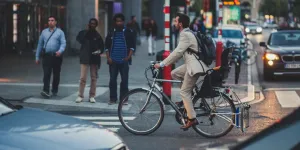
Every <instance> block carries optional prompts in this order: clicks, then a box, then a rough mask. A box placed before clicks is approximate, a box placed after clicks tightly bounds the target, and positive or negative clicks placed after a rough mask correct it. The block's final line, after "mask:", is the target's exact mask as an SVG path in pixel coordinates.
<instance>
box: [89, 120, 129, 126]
mask: <svg viewBox="0 0 300 150" xmlns="http://www.w3.org/2000/svg"><path fill="white" fill-rule="evenodd" d="M93 123H96V124H99V125H101V126H120V125H122V124H121V122H104V121H93ZM126 123H127V122H126Z"/></svg>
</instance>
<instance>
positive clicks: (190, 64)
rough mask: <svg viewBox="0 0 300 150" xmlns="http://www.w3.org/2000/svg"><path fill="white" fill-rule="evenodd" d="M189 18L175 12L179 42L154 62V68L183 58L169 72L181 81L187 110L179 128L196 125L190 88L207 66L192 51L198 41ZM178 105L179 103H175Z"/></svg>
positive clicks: (196, 48)
mask: <svg viewBox="0 0 300 150" xmlns="http://www.w3.org/2000/svg"><path fill="white" fill-rule="evenodd" d="M189 23H190V19H189V17H188V16H187V15H185V14H177V16H176V21H175V26H176V29H177V30H179V32H180V37H179V43H178V46H177V47H176V49H175V50H174V51H173V52H172V53H171V54H170V55H169V56H168V57H167V58H166V59H164V60H163V61H162V62H161V63H158V64H155V68H157V69H158V68H160V67H163V66H169V65H171V64H174V63H175V62H176V61H178V60H179V59H181V58H183V59H184V64H183V65H181V66H179V67H178V68H176V69H174V70H173V71H172V72H171V76H172V78H173V79H176V80H181V81H183V83H182V85H181V88H180V95H181V98H182V100H183V104H184V107H185V109H186V111H187V116H188V122H187V123H186V125H184V126H182V127H181V129H188V128H190V127H192V126H193V125H197V124H198V121H197V119H196V112H195V110H194V106H193V102H192V99H191V97H192V90H193V88H194V86H195V83H196V81H197V80H198V78H199V77H200V75H204V74H205V72H206V71H207V69H208V67H207V66H206V65H205V63H203V62H202V61H199V60H198V58H196V56H194V54H193V52H198V42H197V39H196V37H195V35H194V34H193V33H192V31H191V30H190V29H189ZM176 104H177V105H179V104H180V103H176Z"/></svg>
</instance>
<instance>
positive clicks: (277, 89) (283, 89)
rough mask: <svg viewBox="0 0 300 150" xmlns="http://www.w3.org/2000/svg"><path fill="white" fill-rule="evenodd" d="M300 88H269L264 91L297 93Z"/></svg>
mask: <svg viewBox="0 0 300 150" xmlns="http://www.w3.org/2000/svg"><path fill="white" fill-rule="evenodd" d="M297 90H300V88H267V89H264V91H297Z"/></svg>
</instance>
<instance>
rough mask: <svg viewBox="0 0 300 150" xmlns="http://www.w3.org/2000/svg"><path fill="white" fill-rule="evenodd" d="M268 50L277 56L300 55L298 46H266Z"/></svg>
mask: <svg viewBox="0 0 300 150" xmlns="http://www.w3.org/2000/svg"><path fill="white" fill-rule="evenodd" d="M268 50H269V51H272V52H275V53H279V54H300V46H268Z"/></svg>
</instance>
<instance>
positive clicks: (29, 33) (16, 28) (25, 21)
mask: <svg viewBox="0 0 300 150" xmlns="http://www.w3.org/2000/svg"><path fill="white" fill-rule="evenodd" d="M65 6H66V0H27V1H25V2H24V0H6V1H1V2H0V21H2V22H1V24H0V38H1V40H0V53H3V52H8V53H23V52H30V51H32V50H33V49H35V48H36V45H37V42H38V38H39V36H40V33H41V31H42V30H43V29H44V28H45V27H46V26H47V19H48V16H49V15H50V14H51V15H54V16H57V18H58V22H59V26H60V27H61V28H62V29H63V30H66V27H65V24H66V13H65Z"/></svg>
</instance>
